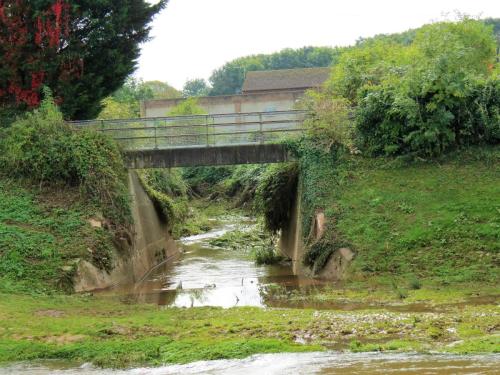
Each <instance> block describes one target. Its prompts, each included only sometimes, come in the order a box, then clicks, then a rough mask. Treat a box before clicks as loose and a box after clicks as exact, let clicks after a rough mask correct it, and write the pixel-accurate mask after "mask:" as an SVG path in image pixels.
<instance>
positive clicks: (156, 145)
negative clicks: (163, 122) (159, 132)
mask: <svg viewBox="0 0 500 375" xmlns="http://www.w3.org/2000/svg"><path fill="white" fill-rule="evenodd" d="M153 127H154V130H155V150H156V149H158V139H157V138H156V124H153Z"/></svg>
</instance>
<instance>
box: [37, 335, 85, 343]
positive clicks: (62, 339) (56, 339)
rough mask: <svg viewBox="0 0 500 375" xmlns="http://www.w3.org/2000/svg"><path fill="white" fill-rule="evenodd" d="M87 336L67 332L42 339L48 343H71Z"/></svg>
mask: <svg viewBox="0 0 500 375" xmlns="http://www.w3.org/2000/svg"><path fill="white" fill-rule="evenodd" d="M86 338H87V336H84V335H69V334H64V335H60V336H48V337H44V339H43V341H45V342H47V343H50V344H60V345H63V344H71V343H74V342H79V341H83V340H85V339H86Z"/></svg>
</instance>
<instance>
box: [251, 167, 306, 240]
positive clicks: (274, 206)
mask: <svg viewBox="0 0 500 375" xmlns="http://www.w3.org/2000/svg"><path fill="white" fill-rule="evenodd" d="M297 177H298V167H297V165H296V164H283V165H280V164H278V165H276V166H274V165H273V166H271V167H270V168H268V169H267V170H266V172H265V173H264V175H263V176H262V179H261V181H260V183H259V185H258V187H257V191H256V205H257V209H258V210H259V211H260V212H261V213H262V214H263V216H264V223H265V227H266V229H267V230H269V231H270V232H272V233H274V234H276V233H277V232H278V231H279V230H280V229H281V228H283V227H284V225H286V223H287V222H288V221H289V219H290V215H291V212H292V206H293V203H294V202H295V199H296V198H295V196H296V194H297Z"/></svg>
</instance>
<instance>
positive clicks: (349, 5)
mask: <svg viewBox="0 0 500 375" xmlns="http://www.w3.org/2000/svg"><path fill="white" fill-rule="evenodd" d="M457 11H458V12H460V13H465V14H468V15H472V16H482V17H496V18H500V0H347V1H345V0H342V1H340V0H170V2H169V4H168V5H167V7H166V9H164V10H163V11H162V12H161V14H159V15H158V16H157V17H156V19H155V21H154V23H153V30H152V33H151V35H152V37H153V38H154V39H153V40H151V41H149V42H148V43H146V44H144V45H143V46H142V56H141V58H140V60H139V69H138V71H137V72H136V74H135V75H136V76H137V77H139V78H143V79H144V80H160V81H165V82H168V83H169V84H171V85H173V86H174V87H176V88H178V89H181V88H182V86H183V85H184V82H185V81H186V80H187V79H191V78H208V77H209V76H210V74H211V72H212V71H213V70H214V69H216V68H219V67H220V66H222V65H223V64H224V63H225V62H227V61H230V60H232V59H234V58H237V57H241V56H246V55H251V54H257V53H270V52H276V51H279V50H281V49H283V48H287V47H291V48H300V47H304V46H344V45H349V44H352V43H354V42H355V41H356V39H358V38H359V37H369V36H373V35H375V34H380V33H393V32H400V31H404V30H407V29H410V28H415V27H418V26H421V25H423V24H425V23H429V22H432V21H436V20H441V19H443V18H446V17H447V18H450V17H453V15H454V13H455V12H457Z"/></svg>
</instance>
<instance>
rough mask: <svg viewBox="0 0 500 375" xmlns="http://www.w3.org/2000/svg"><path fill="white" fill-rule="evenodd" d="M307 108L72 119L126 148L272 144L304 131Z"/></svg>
mask: <svg viewBox="0 0 500 375" xmlns="http://www.w3.org/2000/svg"><path fill="white" fill-rule="evenodd" d="M305 117H306V112H305V111H275V112H251V113H231V114H214V115H192V116H171V117H151V118H137V119H117V120H88V121H71V122H69V123H70V124H71V125H73V126H74V127H76V128H77V129H84V128H91V129H95V130H97V131H100V132H104V133H106V134H109V135H110V136H111V138H113V139H115V140H116V141H118V142H119V143H120V144H121V145H122V147H123V148H124V149H125V150H148V149H170V148H189V147H212V146H227V145H247V144H259V143H273V142H278V141H280V140H282V139H287V138H291V137H296V136H297V135H299V134H300V133H301V132H302V131H303V127H302V125H303V122H304V119H305Z"/></svg>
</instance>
